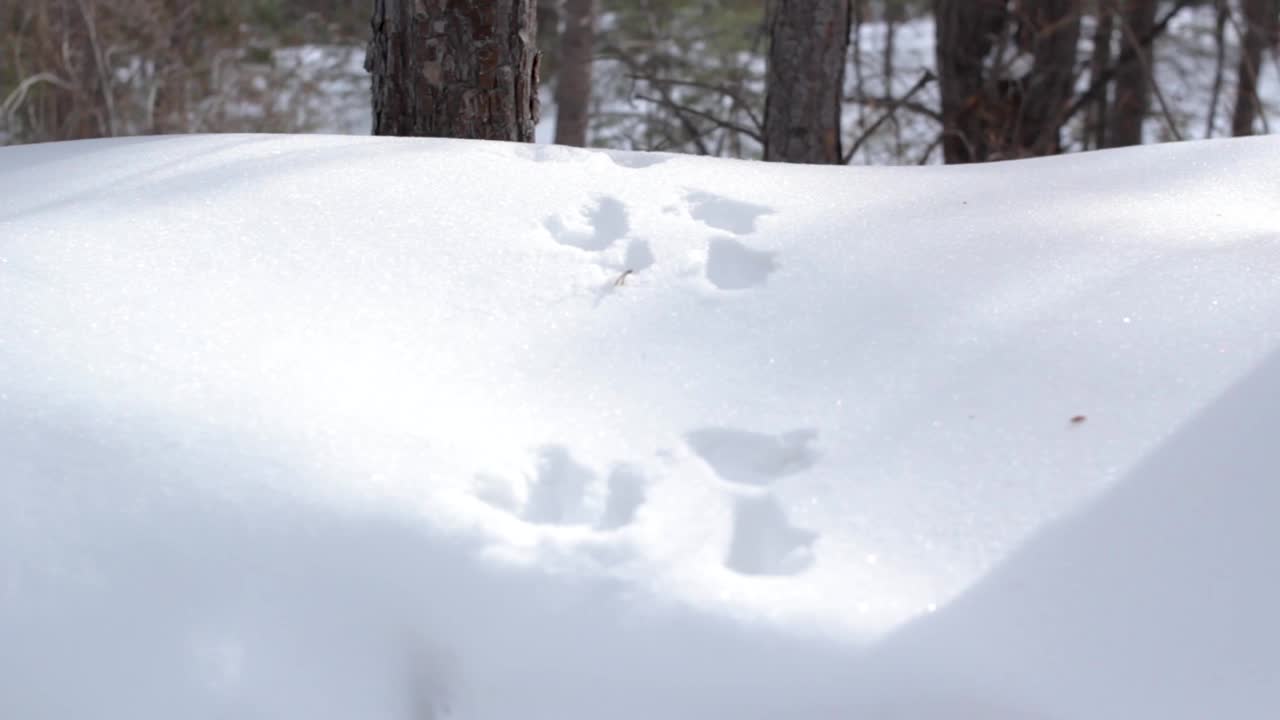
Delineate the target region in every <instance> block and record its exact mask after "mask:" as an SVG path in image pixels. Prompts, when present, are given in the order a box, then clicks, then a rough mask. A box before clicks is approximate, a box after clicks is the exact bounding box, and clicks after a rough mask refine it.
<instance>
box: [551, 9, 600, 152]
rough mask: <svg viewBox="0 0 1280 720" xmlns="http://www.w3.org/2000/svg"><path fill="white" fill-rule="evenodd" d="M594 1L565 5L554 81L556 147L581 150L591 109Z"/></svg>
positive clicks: (594, 36)
mask: <svg viewBox="0 0 1280 720" xmlns="http://www.w3.org/2000/svg"><path fill="white" fill-rule="evenodd" d="M595 40H596V2H595V0H568V2H567V3H565V26H564V34H563V35H561V36H560V76H559V78H557V80H556V144H558V145H575V146H577V147H584V146H585V145H586V144H587V121H588V120H589V119H590V108H591V63H592V60H593V59H594V56H595Z"/></svg>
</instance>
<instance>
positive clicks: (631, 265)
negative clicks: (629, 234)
mask: <svg viewBox="0 0 1280 720" xmlns="http://www.w3.org/2000/svg"><path fill="white" fill-rule="evenodd" d="M622 262H623V264H624V265H626V266H627V269H628V270H630V271H631V272H640V271H641V270H644V269H646V268H649V267H651V266H652V265H653V262H654V258H653V250H652V249H651V248H650V247H649V241H648V240H632V241H631V244H630V245H628V246H627V257H626V258H625V259H624V260H623V261H622Z"/></svg>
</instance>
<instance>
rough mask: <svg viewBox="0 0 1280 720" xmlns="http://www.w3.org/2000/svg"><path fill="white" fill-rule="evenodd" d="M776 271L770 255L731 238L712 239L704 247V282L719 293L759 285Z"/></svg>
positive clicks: (775, 263)
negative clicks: (715, 288)
mask: <svg viewBox="0 0 1280 720" xmlns="http://www.w3.org/2000/svg"><path fill="white" fill-rule="evenodd" d="M777 269H778V262H777V260H775V259H774V254H773V253H771V252H766V251H763V250H752V249H751V248H749V247H747V246H746V245H743V244H742V243H740V242H738V241H737V240H734V239H733V238H729V237H716V238H712V239H711V243H710V245H709V246H708V247H707V269H706V272H707V279H708V280H710V281H711V284H712V285H715V286H716V287H718V288H720V289H721V290H745V289H746V288H750V287H755V286H757V285H763V284H764V282H765V281H766V280H768V279H769V275H771V274H773V271H774V270H777Z"/></svg>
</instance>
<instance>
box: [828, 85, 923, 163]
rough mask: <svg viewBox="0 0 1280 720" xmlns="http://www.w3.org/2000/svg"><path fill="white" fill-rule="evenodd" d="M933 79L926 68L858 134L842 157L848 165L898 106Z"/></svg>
mask: <svg viewBox="0 0 1280 720" xmlns="http://www.w3.org/2000/svg"><path fill="white" fill-rule="evenodd" d="M933 80H934V75H933V73H931V72H929V71H928V70H925V71H924V74H922V75H921V76H920V79H919V80H917V81H916V84H915V85H912V86H911V89H910V90H908V91H907V94H906V95H903V96H902V97H901V98H900V99H899V100H898V101H897V102H895V103H893V104H892V105H890V106H889V109H888V110H885V111H884V113H883V114H882V115H880V117H879V118H877V119H876V121H875V122H873V123H871V127H868V128H867V129H866V130H864V131H863V132H862V134H861V135H859V136H858V139H857V140H855V141H854V143H853V147H851V148H849V152H847V153H845V155H844V157H843V158H842V159H841V160H842V162H843V163H844V164H846V165H847V164H849V161H850V160H853V156H854V155H856V154H857V152H858V150H860V149H861V148H862V146H863V145H864V144H865V143H866V142H867V140H868V139H869V138H870V137H871V136H872V134H874V133H875V131H876V130H878V129H880V126H881V125H883V124H884V123H885V121H887V120H888V119H889V118H891V117H893V114H894V113H896V112H897V111H898V108H899V107H901V106H902V103H904V102H906V101H908V100H910V99H911V96H912V95H915V94H916V93H918V92H920V91H921V90H923V89H924V87H925V86H926V85H928V84H929V83H931V82H933Z"/></svg>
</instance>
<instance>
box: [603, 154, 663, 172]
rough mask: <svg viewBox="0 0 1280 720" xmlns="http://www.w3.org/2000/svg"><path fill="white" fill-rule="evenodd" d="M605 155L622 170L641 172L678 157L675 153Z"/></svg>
mask: <svg viewBox="0 0 1280 720" xmlns="http://www.w3.org/2000/svg"><path fill="white" fill-rule="evenodd" d="M605 155H606V157H608V158H609V159H610V160H612V161H613V162H614V164H616V165H619V166H621V167H624V168H631V169H632V170H643V169H645V168H650V167H653V166H654V165H661V164H662V163H664V162H669V161H671V160H675V159H676V158H678V157H680V155H679V154H677V153H657V152H627V153H622V152H610V153H605Z"/></svg>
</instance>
